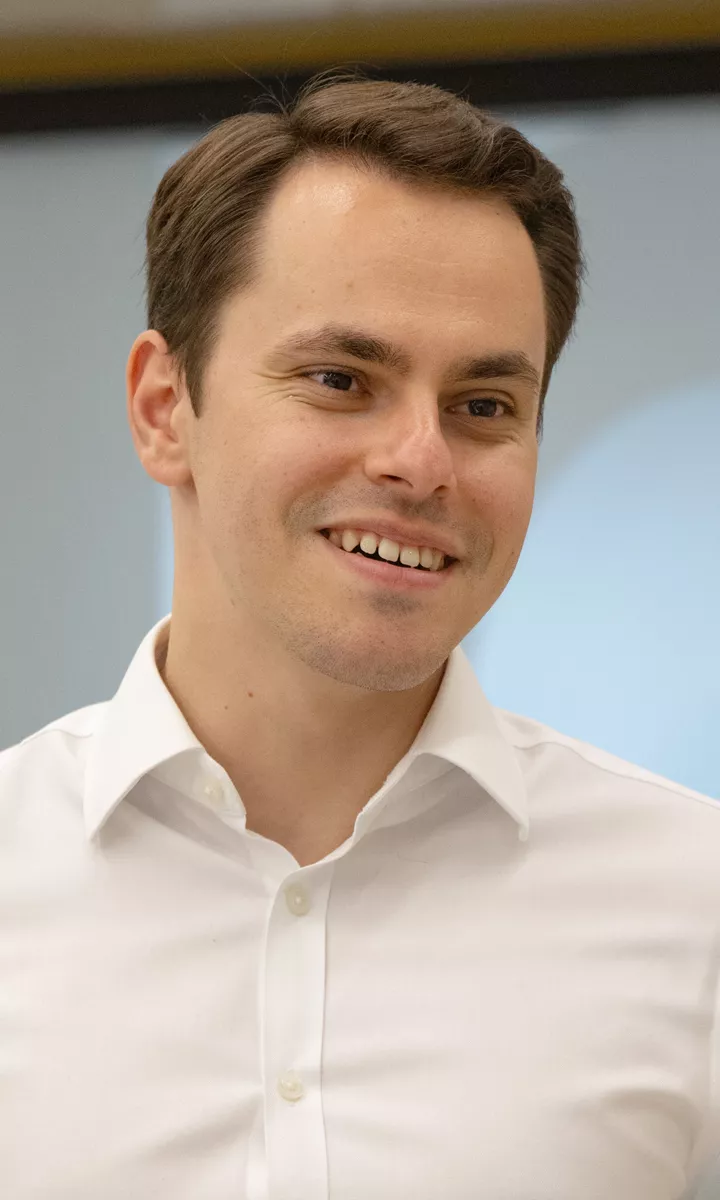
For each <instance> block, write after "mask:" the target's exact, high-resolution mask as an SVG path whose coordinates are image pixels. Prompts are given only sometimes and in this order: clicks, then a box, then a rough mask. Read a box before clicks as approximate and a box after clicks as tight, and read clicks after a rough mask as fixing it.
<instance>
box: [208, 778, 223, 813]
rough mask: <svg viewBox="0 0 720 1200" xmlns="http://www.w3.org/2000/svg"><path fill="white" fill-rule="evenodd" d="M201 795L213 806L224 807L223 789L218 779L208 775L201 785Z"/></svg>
mask: <svg viewBox="0 0 720 1200" xmlns="http://www.w3.org/2000/svg"><path fill="white" fill-rule="evenodd" d="M203 796H204V797H205V799H206V800H207V801H208V803H209V804H211V805H212V807H213V808H224V807H225V789H224V787H223V785H222V784H221V783H220V782H219V780H217V779H213V778H212V777H210V778H209V779H208V780H207V782H206V783H205V786H204V787H203Z"/></svg>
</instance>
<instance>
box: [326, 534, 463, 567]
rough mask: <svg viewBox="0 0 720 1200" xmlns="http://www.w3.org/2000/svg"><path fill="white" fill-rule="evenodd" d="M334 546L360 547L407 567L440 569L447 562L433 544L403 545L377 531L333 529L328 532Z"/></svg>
mask: <svg viewBox="0 0 720 1200" xmlns="http://www.w3.org/2000/svg"><path fill="white" fill-rule="evenodd" d="M328 536H329V538H330V541H331V542H332V544H333V545H334V546H339V547H341V548H342V549H343V550H347V551H349V552H351V551H353V550H355V549H357V547H358V546H359V547H360V549H361V550H362V551H363V552H364V553H365V554H375V552H376V551H377V553H378V554H379V555H380V557H381V558H384V559H385V561H386V562H397V561H398V559H399V560H400V562H401V563H402V564H403V566H405V567H418V566H420V567H425V568H426V569H427V570H428V571H439V570H440V568H441V567H442V566H443V565H444V563H445V555H444V554H443V552H442V550H433V549H432V547H431V546H401V545H400V543H399V542H393V541H391V540H390V538H386V537H380V536H378V534H376V533H366V532H364V531H358V530H355V529H331V530H330V531H329V533H328Z"/></svg>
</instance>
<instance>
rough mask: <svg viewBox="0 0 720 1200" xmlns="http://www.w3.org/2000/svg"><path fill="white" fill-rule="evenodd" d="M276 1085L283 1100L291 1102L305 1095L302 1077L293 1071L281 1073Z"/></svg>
mask: <svg viewBox="0 0 720 1200" xmlns="http://www.w3.org/2000/svg"><path fill="white" fill-rule="evenodd" d="M277 1087H278V1091H279V1093H280V1095H281V1096H282V1098H283V1100H289V1101H290V1102H291V1103H293V1104H294V1103H295V1101H296V1100H302V1098H303V1096H304V1095H305V1088H304V1087H303V1082H302V1079H301V1078H300V1076H299V1075H296V1074H295V1072H294V1071H286V1072H285V1074H284V1075H281V1076H280V1078H279V1079H278V1085H277Z"/></svg>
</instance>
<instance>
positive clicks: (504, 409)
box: [456, 396, 512, 420]
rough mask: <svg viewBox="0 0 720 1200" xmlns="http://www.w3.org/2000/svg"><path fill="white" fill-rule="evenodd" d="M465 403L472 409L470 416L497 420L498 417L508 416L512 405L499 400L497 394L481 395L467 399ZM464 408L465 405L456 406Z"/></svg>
mask: <svg viewBox="0 0 720 1200" xmlns="http://www.w3.org/2000/svg"><path fill="white" fill-rule="evenodd" d="M464 404H465V405H467V407H468V408H469V409H470V412H469V414H468V415H469V416H471V417H483V418H485V419H486V420H487V419H489V420H496V419H497V418H498V417H504V416H508V415H509V414H510V413H511V411H512V408H511V405H509V404H508V403H506V401H505V400H498V399H497V398H496V397H495V396H479V397H476V398H475V399H474V400H465V401H464ZM456 407H459V408H462V407H463V405H459V406H456Z"/></svg>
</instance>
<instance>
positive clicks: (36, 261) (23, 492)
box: [0, 100, 720, 795]
mask: <svg viewBox="0 0 720 1200" xmlns="http://www.w3.org/2000/svg"><path fill="white" fill-rule="evenodd" d="M508 115H509V116H511V117H512V119H514V120H515V121H516V123H517V124H519V125H520V126H521V128H523V129H524V130H525V131H526V132H527V133H528V135H529V136H530V137H531V138H532V139H533V140H534V141H536V142H537V144H538V145H540V146H541V148H542V149H544V150H546V152H547V153H549V154H550V155H551V156H552V157H554V158H555V159H556V161H558V162H559V164H560V165H561V166H562V167H563V168H564V169H565V170H566V173H567V176H568V180H569V182H570V185H571V187H572V188H573V190H574V191H575V194H576V196H577V199H578V208H579V215H580V219H581V223H582V226H583V229H584V233H585V241H586V247H587V253H588V259H589V268H590V279H589V285H588V288H587V291H586V299H585V305H584V308H583V312H582V315H581V319H580V323H579V327H578V333H577V337H576V339H575V340H574V342H573V343H572V344H571V345H570V347H569V348H568V350H567V351H566V354H565V357H564V359H563V360H562V362H561V365H560V367H559V369H558V371H557V375H556V377H555V380H554V382H553V385H552V387H551V390H550V395H549V397H548V415H547V422H546V433H545V438H544V442H543V446H542V448H541V466H540V476H539V484H538V498H537V507H536V514H535V517H534V519H533V523H532V525H531V530H530V534H529V537H528V542H527V546H526V550H525V552H524V555H523V558H522V559H521V563H520V566H519V567H518V570H517V572H516V575H515V577H514V579H513V580H512V581H511V584H510V585H509V587H508V589H507V591H506V593H505V595H504V596H503V597H502V598H501V600H500V602H499V603H498V605H497V606H496V608H495V609H494V610H493V612H492V613H491V614H490V615H489V616H488V618H486V620H485V621H484V622H482V623H481V624H480V626H479V627H478V629H477V630H476V631H475V632H474V633H473V635H471V636H470V637H469V638H468V639H467V643H466V645H467V648H468V650H469V652H470V654H471V657H472V660H473V662H474V664H475V666H476V669H477V670H478V673H479V675H480V677H481V679H482V681H483V684H484V686H485V688H486V690H487V692H488V694H489V696H490V698H491V699H492V700H493V701H494V702H495V703H497V704H499V705H501V706H504V707H507V708H511V709H515V710H516V711H521V712H522V711H524V712H527V713H529V714H530V715H533V716H536V717H538V718H540V719H541V720H545V721H547V722H548V723H550V724H554V725H556V726H557V727H559V728H561V729H563V730H564V731H566V732H569V733H572V734H575V735H576V736H579V737H582V738H585V739H586V740H589V741H592V742H596V743H597V744H600V745H603V746H605V747H606V748H608V749H610V750H613V751H615V752H616V753H618V754H621V755H623V756H625V757H628V758H631V759H634V760H636V761H640V762H642V763H643V764H644V765H647V766H649V767H650V768H652V769H655V770H657V771H660V772H661V773H663V774H666V775H668V776H671V777H674V778H677V779H680V780H681V781H683V782H686V783H688V784H690V785H691V786H694V787H697V788H699V789H701V790H704V791H707V792H710V793H711V794H714V795H717V794H718V793H719V792H720V749H719V748H718V738H717V736H716V733H715V730H716V727H717V724H718V721H720V693H719V689H718V679H720V672H719V671H718V665H719V664H720V643H719V640H718V622H717V620H716V616H715V611H716V608H717V596H718V594H719V593H720V587H719V585H720V569H719V567H718V562H719V561H720V552H719V551H720V538H719V537H718V534H719V533H720V492H719V490H718V487H719V484H718V480H719V479H720V472H718V471H717V470H716V469H715V458H716V447H717V446H718V444H720V441H719V439H718V434H719V433H720V429H719V428H718V414H720V359H719V357H718V346H717V279H718V277H720V242H719V240H718V238H717V233H716V228H715V210H716V197H717V195H718V193H719V191H720V105H719V104H718V102H717V101H715V100H702V101H700V100H693V101H672V102H670V101H667V102H655V103H651V104H647V103H644V104H639V103H638V104H618V105H614V106H608V107H606V108H594V109H592V110H576V111H570V112H568V111H566V110H563V114H562V115H559V114H548V115H547V116H545V117H539V116H533V117H532V118H529V117H527V116H525V115H523V114H522V113H516V114H508ZM186 144H187V138H176V139H172V140H170V139H168V138H166V137H164V136H163V135H162V134H161V133H157V134H154V135H153V134H150V133H147V134H133V135H116V136H113V137H98V138H87V137H79V136H77V135H75V136H70V135H68V136H67V137H58V138H55V139H31V140H28V141H27V142H25V141H23V140H22V139H17V140H13V139H8V140H7V141H6V142H5V143H4V144H3V145H2V146H0V153H1V154H2V165H3V167H4V168H5V169H3V170H2V172H0V245H1V247H2V256H3V257H2V261H3V262H4V263H5V264H6V269H5V270H4V272H3V274H2V276H0V304H2V306H3V312H4V317H5V319H4V321H3V323H2V329H1V331H0V352H1V354H2V360H1V361H2V363H3V395H2V400H1V402H0V417H1V420H2V438H1V439H0V446H1V450H0V453H1V454H2V459H0V489H2V491H1V493H0V499H1V501H2V503H1V504H0V511H1V512H2V526H1V527H0V547H1V548H2V562H3V567H4V587H3V588H2V592H1V593H0V655H1V659H2V667H3V684H4V686H3V688H2V691H1V692H0V745H7V744H9V743H11V742H13V741H16V740H18V739H19V738H20V737H22V736H25V735H26V734H27V733H29V732H31V731H32V730H34V729H36V728H38V727H39V726H40V725H42V724H44V723H45V722H47V721H49V720H51V719H52V718H53V717H55V716H58V715H60V714H61V713H62V712H65V711H68V710H70V709H72V708H75V707H80V706H82V705H83V704H88V703H92V702H94V701H96V700H99V699H103V698H105V697H107V696H109V695H110V694H112V692H113V691H114V690H115V688H116V687H117V684H118V683H119V681H120V678H121V676H122V673H123V672H124V670H125V668H126V666H127V664H128V662H129V659H130V657H131V656H132V653H133V652H134V650H135V648H136V646H137V643H138V642H139V640H140V638H141V637H142V635H143V634H144V633H145V632H146V631H147V629H148V628H149V627H150V625H151V624H152V623H153V622H154V621H155V620H157V619H158V618H159V617H160V616H161V615H162V614H163V613H165V612H167V611H169V609H170V597H171V579H172V546H171V541H170V527H169V505H168V502H167V494H166V492H165V490H164V489H162V488H159V487H157V485H155V484H153V483H152V482H151V481H150V480H149V479H148V478H147V476H146V475H145V474H144V472H143V471H142V468H141V467H140V465H139V463H138V462H137V459H136V457H135V452H134V449H133V447H132V443H131V440H130V435H129V430H128V427H127V421H126V417H125V400H124V388H123V370H124V363H125V359H126V355H127V351H128V349H129V346H130V344H131V342H132V339H133V337H134V336H135V333H136V332H138V331H139V329H140V328H141V327H142V304H141V295H142V281H141V278H140V275H139V273H138V272H139V268H140V264H141V261H142V224H143V220H144V216H145V212H146V209H147V206H148V203H149V200H150V196H151V193H152V190H153V187H154V184H155V183H156V181H157V180H158V179H159V177H160V174H161V173H162V170H164V168H165V166H166V165H167V163H168V162H169V161H171V160H172V159H173V158H174V157H176V156H177V155H178V154H179V153H180V152H181V151H182V149H183V148H184V146H185V145H186Z"/></svg>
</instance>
